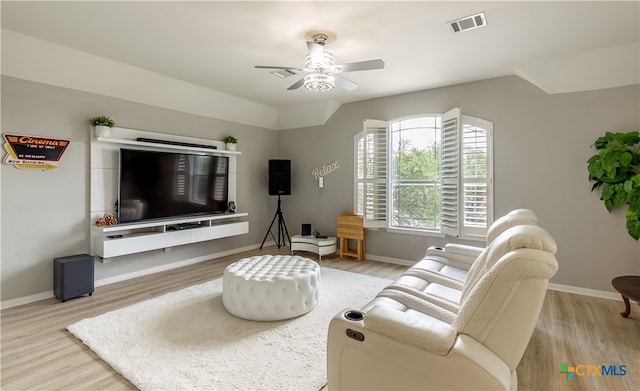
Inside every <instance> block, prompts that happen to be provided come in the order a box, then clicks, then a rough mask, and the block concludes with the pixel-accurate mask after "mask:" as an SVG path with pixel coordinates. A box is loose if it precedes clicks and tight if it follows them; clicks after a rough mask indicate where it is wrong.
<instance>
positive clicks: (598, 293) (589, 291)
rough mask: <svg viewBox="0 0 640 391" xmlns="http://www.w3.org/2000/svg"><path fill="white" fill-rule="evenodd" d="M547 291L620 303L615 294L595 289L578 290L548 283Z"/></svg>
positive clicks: (573, 287) (619, 297) (620, 298)
mask: <svg viewBox="0 0 640 391" xmlns="http://www.w3.org/2000/svg"><path fill="white" fill-rule="evenodd" d="M548 289H551V290H553V291H559V292H568V293H575V294H578V295H584V296H591V297H599V298H601V299H610V300H618V301H622V296H620V294H619V293H617V292H608V291H599V290H596V289H589V288H580V287H577V286H571V285H562V284H553V283H549V286H548Z"/></svg>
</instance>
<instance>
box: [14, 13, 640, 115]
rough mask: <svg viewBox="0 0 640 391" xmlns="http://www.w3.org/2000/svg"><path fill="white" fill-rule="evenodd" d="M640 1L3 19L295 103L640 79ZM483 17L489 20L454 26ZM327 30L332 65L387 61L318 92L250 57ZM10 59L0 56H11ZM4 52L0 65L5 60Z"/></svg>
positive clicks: (60, 40)
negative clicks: (464, 86) (499, 82)
mask: <svg viewBox="0 0 640 391" xmlns="http://www.w3.org/2000/svg"><path fill="white" fill-rule="evenodd" d="M639 4H640V2H638V1H621V2H613V1H601V2H600V1H567V2H562V1H493V2H485V1H469V2H464V1H447V2H438V1H411V2H382V1H354V2H329V1H313V2H306V1H278V2H266V1H258V2H245V1H226V2H225V1H196V2H186V1H175V2H154V1H140V2H130V1H119V2H110V1H105V2H96V1H69V2H57V1H44V2H32V1H19V2H18V1H17V2H11V1H2V28H3V30H5V31H9V32H14V33H19V34H21V35H25V36H29V37H33V38H36V39H39V40H42V41H46V42H50V43H53V44H56V45H62V46H64V47H67V48H72V49H75V50H77V51H81V52H85V53H89V54H91V55H95V56H98V57H101V58H105V59H109V60H113V61H117V62H119V63H123V64H128V65H131V66H134V67H137V68H140V69H143V70H146V71H150V72H153V73H156V74H159V75H163V76H166V77H169V78H172V79H176V80H179V81H182V82H186V83H190V84H193V85H197V86H200V87H203V88H206V89H210V90H213V91H218V92H222V93H224V94H228V95H231V96H235V97H239V98H242V99H244V100H247V101H251V102H256V103H259V104H262V105H266V106H268V107H272V108H275V109H276V110H281V111H283V112H286V110H287V107H292V106H296V107H299V106H300V105H305V104H306V105H315V104H318V105H320V104H323V102H324V103H326V102H329V101H330V102H333V106H336V105H337V106H339V104H342V103H346V102H353V101H359V100H364V99H369V98H375V97H381V96H388V95H393V94H399V93H404V92H410V91H418V90H424V89H430V88H435V87H441V86H446V85H452V84H458V83H463V82H468V81H474V80H481V79H488V78H493V77H499V76H505V75H518V76H520V77H522V78H524V79H526V80H528V81H530V82H531V83H533V84H535V85H537V86H538V87H540V88H541V89H543V90H544V91H546V92H548V93H562V92H570V91H582V90H590V89H600V88H607V87H615V86H622V85H631V84H637V83H639V82H640V70H639V57H640V54H639V40H640V23H639V20H640V8H639ZM478 12H484V13H485V15H486V20H487V26H486V27H482V28H478V29H473V30H468V31H463V32H459V33H454V32H453V31H452V30H451V29H450V27H449V25H448V23H447V22H449V21H452V20H455V19H458V18H462V17H465V16H469V15H473V14H476V13H478ZM316 29H323V30H330V31H332V32H334V33H335V34H336V35H337V39H336V40H335V42H333V43H331V44H329V45H327V46H326V47H325V49H326V50H329V51H331V52H332V53H333V54H334V55H335V57H336V59H337V63H348V62H356V61H363V60H370V59H377V58H380V59H382V60H384V62H385V64H386V66H385V68H384V69H382V70H373V71H362V72H352V73H345V74H343V76H345V77H347V78H348V79H349V80H352V81H354V82H356V83H358V84H359V87H358V88H357V89H355V90H353V91H345V90H343V89H340V88H336V89H334V90H332V91H329V92H311V91H307V90H305V89H304V88H300V89H297V90H294V91H288V90H287V87H289V86H290V85H291V84H293V83H294V82H295V81H297V80H298V79H299V78H301V77H302V76H303V74H300V75H293V76H291V77H288V78H284V79H283V78H278V77H276V76H274V75H272V74H271V73H270V71H269V70H266V69H256V68H254V65H278V66H279V65H282V66H291V67H300V68H302V67H303V66H304V58H305V55H306V54H307V52H308V50H307V46H306V43H305V33H307V32H308V31H310V30H316ZM3 57H4V56H3ZM4 60H5V59H4V58H3V63H4Z"/></svg>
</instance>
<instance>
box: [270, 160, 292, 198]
mask: <svg viewBox="0 0 640 391" xmlns="http://www.w3.org/2000/svg"><path fill="white" fill-rule="evenodd" d="M269 195H291V160H280V159H271V160H269Z"/></svg>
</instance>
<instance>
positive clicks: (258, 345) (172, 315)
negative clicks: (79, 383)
mask: <svg viewBox="0 0 640 391" xmlns="http://www.w3.org/2000/svg"><path fill="white" fill-rule="evenodd" d="M321 270H322V274H321V282H320V293H319V294H320V298H319V301H318V305H317V306H316V308H315V309H313V310H312V311H311V312H309V313H307V314H305V315H302V316H300V317H297V318H294V319H288V320H283V321H275V322H257V321H248V320H243V319H240V318H236V317H235V316H233V315H231V314H229V313H228V312H227V311H226V310H225V308H224V306H223V304H222V278H218V279H216V280H213V281H210V282H207V283H204V284H200V285H196V286H192V287H189V288H185V289H183V290H180V291H177V292H172V293H168V294H165V295H163V296H160V297H157V298H154V299H150V300H147V301H144V302H141V303H137V304H134V305H131V306H129V307H125V308H121V309H119V310H115V311H111V312H108V313H105V314H103V315H100V316H96V317H94V318H87V319H83V320H81V321H79V322H76V323H74V324H72V325H70V326H68V327H67V330H68V331H69V332H71V333H72V334H73V335H74V336H75V337H76V338H78V339H80V340H81V341H82V342H83V343H84V344H85V345H87V346H88V347H89V348H90V349H91V350H93V351H94V352H95V353H96V354H97V355H98V356H99V357H100V358H101V359H103V360H104V361H106V362H107V363H108V364H109V365H111V366H112V367H113V368H114V369H115V370H116V371H118V372H119V373H120V374H122V375H123V376H124V377H126V378H127V379H129V381H131V382H132V383H133V384H134V385H135V386H136V387H138V388H139V389H141V390H153V391H157V390H313V391H317V390H319V389H321V388H322V387H323V386H324V385H325V384H326V382H327V380H326V379H327V375H326V372H327V370H326V360H327V358H326V343H327V330H328V327H329V322H330V321H331V319H332V318H333V317H334V316H335V315H336V314H337V313H338V312H340V311H341V310H343V309H345V308H359V307H361V306H363V305H364V304H366V303H367V302H368V301H369V300H371V299H372V298H373V297H374V296H375V295H376V294H377V293H378V292H379V291H380V290H381V289H382V288H384V287H385V286H387V285H388V284H389V283H390V282H391V281H390V280H386V279H382V278H377V277H370V276H365V275H361V274H356V273H350V272H344V271H340V270H335V269H330V268H325V267H322V268H321Z"/></svg>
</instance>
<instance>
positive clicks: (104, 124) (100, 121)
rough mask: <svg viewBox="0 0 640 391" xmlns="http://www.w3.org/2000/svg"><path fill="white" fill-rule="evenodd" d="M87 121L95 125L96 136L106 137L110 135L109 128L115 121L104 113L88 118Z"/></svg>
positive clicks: (114, 124)
mask: <svg viewBox="0 0 640 391" xmlns="http://www.w3.org/2000/svg"><path fill="white" fill-rule="evenodd" d="M89 123H90V124H91V125H93V126H95V127H96V137H102V138H108V137H109V136H110V135H111V128H113V127H114V126H116V123H115V121H114V120H112V119H111V118H109V117H107V116H106V115H99V116H97V117H93V118H91V119H90V120H89Z"/></svg>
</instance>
